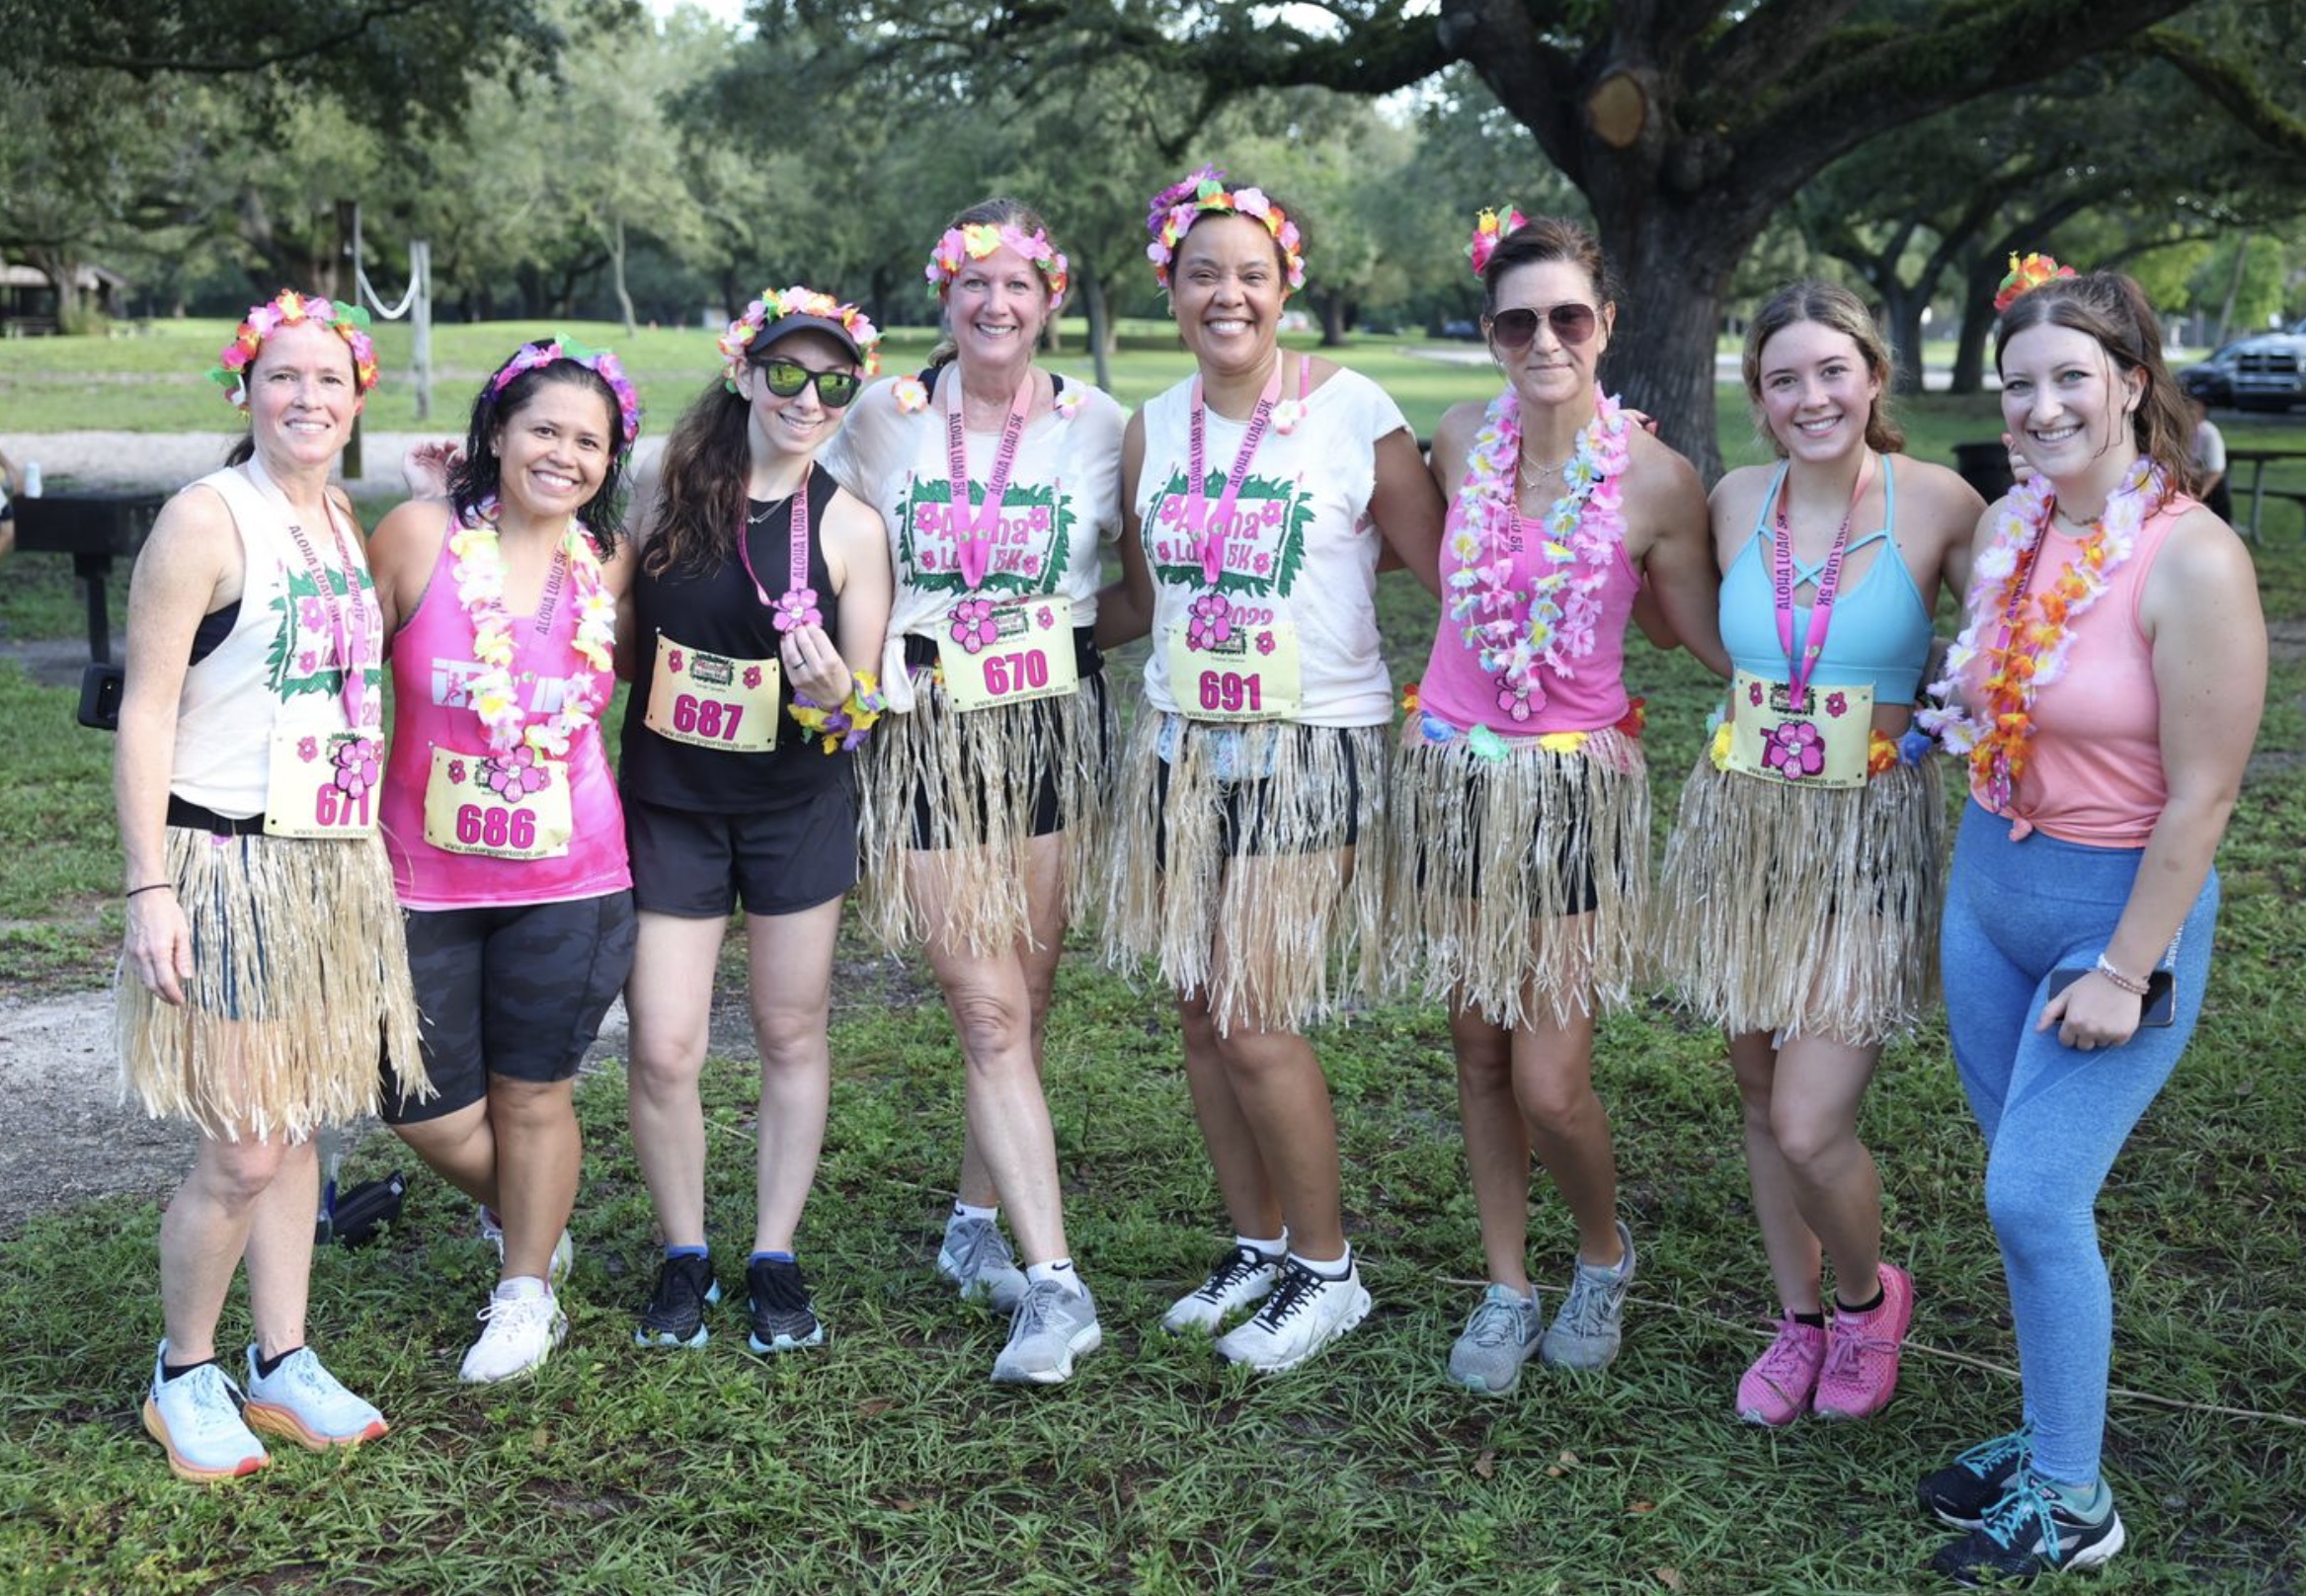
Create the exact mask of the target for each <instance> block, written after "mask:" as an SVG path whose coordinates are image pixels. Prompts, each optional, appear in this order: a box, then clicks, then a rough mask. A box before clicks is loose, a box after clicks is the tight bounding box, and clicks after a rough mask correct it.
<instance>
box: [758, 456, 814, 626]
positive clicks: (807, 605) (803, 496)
mask: <svg viewBox="0 0 2306 1596" xmlns="http://www.w3.org/2000/svg"><path fill="white" fill-rule="evenodd" d="M816 470H817V465H816V462H815V461H811V462H810V464H809V468H808V470H806V471H803V472H802V473H801V481H800V485H799V486H797V487H795V488H794V489H793V515H792V521H791V530H790V532H789V533H788V535H787V539H786V541H787V543H788V545H789V546H790V548H791V550H792V558H791V559H790V560H789V561H788V562H787V564H786V566H785V592H784V594H783V596H782V597H781V598H777V599H771V598H769V596H768V590H767V589H766V588H763V587H762V586H761V585H760V578H759V577H758V576H756V575H755V573H754V570H753V549H752V547H751V545H750V543H749V541H748V539H747V537H746V533H747V532H748V531H749V530H750V529H751V527H752V522H750V521H749V520H747V519H745V512H744V511H743V510H742V509H740V510H739V511H738V512H737V558H738V559H739V560H741V561H743V562H744V565H745V575H746V576H747V577H749V578H751V579H752V582H753V596H754V597H755V599H759V600H760V603H761V607H762V608H764V609H772V610H774V611H775V613H774V614H773V615H771V616H770V617H769V620H770V622H771V624H773V625H774V626H775V627H776V629H777V631H778V632H779V633H783V632H789V631H791V630H792V629H793V628H794V627H796V626H822V625H823V624H824V623H825V614H824V611H822V610H820V609H819V608H818V607H817V590H816V589H815V588H812V587H810V586H809V478H810V477H811V476H812V475H813V474H814V473H815V472H816ZM764 514H765V512H764Z"/></svg>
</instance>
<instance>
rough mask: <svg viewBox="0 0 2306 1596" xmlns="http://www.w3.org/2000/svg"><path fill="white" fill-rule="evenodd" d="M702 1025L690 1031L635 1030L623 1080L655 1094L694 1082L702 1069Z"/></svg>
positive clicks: (703, 1046) (703, 1028) (654, 1028)
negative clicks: (625, 1079)
mask: <svg viewBox="0 0 2306 1596" xmlns="http://www.w3.org/2000/svg"><path fill="white" fill-rule="evenodd" d="M705 1030H706V1028H705V1026H704V1025H702V1024H699V1025H697V1026H695V1027H694V1028H693V1029H691V1028H689V1027H685V1026H684V1027H681V1028H680V1029H678V1030H671V1029H658V1028H656V1027H653V1026H652V1027H650V1028H649V1029H647V1030H645V1031H644V1030H641V1029H639V1028H637V1027H636V1028H635V1030H634V1031H633V1035H632V1056H631V1057H630V1058H629V1059H627V1060H626V1061H625V1074H626V1077H627V1079H628V1080H630V1082H631V1083H632V1085H633V1086H634V1087H635V1088H636V1089H639V1090H641V1091H645V1092H649V1093H652V1094H653V1093H656V1092H660V1091H666V1090H674V1089H678V1088H680V1087H684V1086H687V1085H689V1084H691V1083H693V1082H694V1081H695V1079H696V1077H698V1075H700V1074H701V1073H702V1072H703V1070H704V1054H705Z"/></svg>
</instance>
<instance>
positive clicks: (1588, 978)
mask: <svg viewBox="0 0 2306 1596" xmlns="http://www.w3.org/2000/svg"><path fill="white" fill-rule="evenodd" d="M1437 733H1439V734H1444V735H1439V736H1437ZM1570 738H1574V739H1576V743H1577V746H1576V747H1574V748H1571V747H1567V746H1565V745H1566V744H1567V742H1568V741H1569V739H1570ZM1549 744H1551V745H1553V746H1551V747H1549V746H1548V745H1549ZM1393 831H1394V844H1393V860H1392V888H1391V891H1390V893H1389V895H1388V904H1389V906H1390V909H1389V916H1388V918H1389V919H1390V921H1391V923H1392V950H1391V956H1390V957H1389V958H1388V959H1387V961H1386V964H1387V971H1388V977H1389V981H1390V983H1392V985H1394V986H1395V988H1396V990H1412V989H1421V990H1422V993H1423V995H1424V997H1427V998H1428V999H1430V1000H1434V1001H1452V1002H1457V1003H1461V1004H1463V1005H1464V1006H1466V1007H1468V1008H1471V1009H1472V1010H1474V1011H1475V1012H1477V1013H1479V1014H1480V1015H1481V1016H1482V1017H1484V1018H1485V1019H1488V1020H1489V1021H1491V1022H1492V1023H1493V1024H1498V1025H1505V1026H1510V1027H1520V1026H1524V1025H1529V1024H1533V1023H1535V1022H1536V1021H1537V1020H1538V1019H1539V1017H1540V1016H1541V1014H1544V1013H1549V1012H1550V1013H1551V1017H1552V1019H1553V1022H1554V1023H1555V1024H1565V1023H1567V1021H1568V1019H1569V1016H1570V1014H1571V1012H1572V1011H1573V1010H1578V1009H1584V1008H1588V1007H1590V1006H1591V1005H1593V1004H1594V1003H1596V1002H1597V1001H1598V1002H1599V1003H1601V1004H1602V1005H1604V1006H1608V1007H1622V1006H1624V1005H1625V1003H1626V1002H1627V1001H1628V1000H1629V998H1630V995H1631V989H1632V986H1633V982H1634V979H1635V976H1636V974H1637V972H1638V970H1639V968H1640V964H1641V958H1642V952H1643V936H1644V933H1645V932H1646V930H1647V928H1648V919H1647V908H1648V899H1649V781H1648V772H1647V766H1646V765H1645V764H1644V762H1643V760H1642V757H1641V745H1640V744H1639V743H1638V742H1637V741H1636V740H1635V739H1633V738H1632V737H1630V736H1628V735H1627V734H1626V733H1624V732H1622V731H1618V730H1616V729H1614V728H1613V729H1609V730H1605V731H1599V732H1591V733H1585V734H1566V736H1565V737H1563V738H1560V739H1544V740H1541V739H1538V738H1515V739H1505V738H1483V739H1480V740H1479V746H1478V747H1476V744H1475V740H1473V739H1469V738H1468V737H1466V736H1465V735H1464V734H1462V733H1460V732H1458V731H1457V730H1456V729H1455V728H1454V727H1449V726H1447V725H1446V723H1443V722H1440V721H1438V720H1435V719H1433V718H1432V717H1430V716H1419V715H1414V714H1413V715H1411V716H1410V717H1409V719H1408V721H1407V722H1406V723H1405V724H1404V725H1403V727H1402V729H1401V746H1400V749H1399V751H1398V753H1397V754H1396V756H1395V761H1394V775H1393ZM1589 884H1590V887H1591V892H1592V897H1593V899H1594V904H1593V907H1592V909H1591V911H1590V912H1588V910H1587V908H1586V897H1587V888H1588V886H1589Z"/></svg>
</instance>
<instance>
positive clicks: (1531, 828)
mask: <svg viewBox="0 0 2306 1596" xmlns="http://www.w3.org/2000/svg"><path fill="white" fill-rule="evenodd" d="M1471 254H1472V258H1473V268H1474V271H1475V273H1476V274H1477V275H1478V276H1479V277H1480V279H1481V284H1482V300H1483V315H1482V326H1483V329H1484V330H1485V332H1486V333H1487V335H1488V339H1489V350H1490V354H1491V355H1492V356H1493V357H1494V358H1495V359H1496V360H1497V362H1498V364H1499V365H1500V366H1501V367H1503V369H1504V372H1505V378H1506V386H1505V389H1504V391H1503V392H1502V393H1500V394H1499V395H1498V396H1497V397H1496V398H1495V399H1493V400H1491V401H1490V402H1489V403H1488V404H1487V405H1486V406H1485V407H1484V406H1480V405H1473V404H1466V405H1460V406H1458V407H1457V408H1455V409H1453V410H1452V411H1450V412H1449V413H1448V414H1447V415H1446V416H1444V417H1443V418H1442V422H1441V427H1440V429H1439V431H1438V433H1437V434H1436V436H1435V439H1434V445H1433V455H1432V462H1431V469H1432V473H1433V478H1434V481H1435V482H1436V483H1437V484H1439V486H1440V488H1441V491H1442V492H1443V494H1445V495H1447V496H1449V497H1450V499H1451V508H1450V512H1449V523H1448V530H1447V534H1446V536H1445V537H1444V539H1443V551H1442V555H1441V576H1442V583H1443V610H1444V613H1443V615H1442V619H1441V627H1440V630H1439V632H1438V634H1437V635H1436V636H1435V638H1434V641H1433V652H1432V655H1431V658H1430V659H1429V661H1428V663H1427V665H1426V668H1425V677H1424V680H1423V681H1422V682H1421V683H1420V684H1419V685H1418V686H1417V687H1416V688H1414V689H1412V693H1411V696H1410V703H1409V714H1408V718H1407V722H1406V724H1405V725H1404V726H1403V728H1402V736H1401V748H1400V758H1399V760H1398V761H1397V763H1396V764H1395V766H1394V779H1393V814H1394V826H1395V829H1396V832H1397V835H1398V836H1399V838H1400V846H1399V847H1398V849H1397V850H1396V852H1395V854H1394V858H1393V864H1392V869H1393V879H1392V890H1391V894H1390V901H1391V902H1392V903H1393V904H1394V905H1395V906H1396V914H1395V917H1394V918H1395V927H1396V929H1395V945H1394V956H1393V957H1392V959H1391V960H1389V964H1390V965H1391V967H1392V968H1393V969H1394V970H1396V971H1400V972H1402V974H1403V976H1404V978H1405V979H1407V980H1410V981H1415V982H1418V983H1420V984H1421V985H1422V986H1423V988H1424V990H1425V992H1426V994H1427V995H1428V996H1430V997H1440V998H1446V1000H1447V1001H1448V1002H1449V1004H1450V1032H1451V1039H1452V1042H1453V1044H1454V1046H1455V1049H1456V1053H1457V1066H1458V1102H1459V1105H1460V1108H1461V1111H1462V1116H1463V1119H1464V1122H1465V1136H1466V1156H1467V1161H1468V1162H1469V1163H1470V1165H1471V1173H1472V1184H1473V1200H1474V1204H1475V1206H1476V1207H1477V1208H1478V1209H1479V1211H1480V1216H1481V1245H1482V1251H1483V1253H1484V1254H1485V1255H1486V1261H1487V1266H1488V1277H1489V1287H1488V1290H1487V1292H1486V1293H1485V1294H1484V1296H1483V1298H1482V1300H1481V1302H1480V1304H1479V1305H1478V1306H1477V1307H1476V1308H1475V1309H1474V1311H1473V1315H1472V1317H1471V1319H1470V1320H1469V1321H1468V1322H1467V1325H1466V1329H1465V1332H1464V1334H1462V1335H1460V1336H1459V1337H1458V1340H1457V1344H1456V1346H1455V1347H1454V1348H1453V1349H1452V1350H1451V1353H1450V1360H1449V1369H1450V1377H1451V1378H1452V1379H1453V1380H1455V1381H1457V1382H1458V1383H1459V1384H1460V1385H1463V1386H1465V1387H1467V1388H1469V1389H1470V1390H1472V1391H1476V1392H1484V1393H1490V1394H1498V1393H1503V1392H1506V1391H1509V1390H1511V1389H1512V1388H1513V1386H1514V1385H1515V1383H1516V1382H1517V1381H1518V1380H1519V1379H1520V1377H1521V1367H1522V1365H1523V1363H1525V1362H1526V1361H1527V1360H1528V1359H1529V1358H1530V1356H1531V1355H1532V1354H1533V1353H1535V1354H1537V1355H1539V1356H1541V1357H1542V1358H1543V1359H1544V1360H1545V1361H1546V1362H1548V1363H1551V1364H1560V1365H1566V1366H1569V1367H1575V1368H1599V1367H1601V1366H1602V1365H1604V1364H1607V1363H1608V1362H1609V1361H1610V1360H1611V1359H1612V1358H1614V1357H1616V1356H1617V1351H1618V1344H1619V1339H1620V1332H1619V1320H1620V1318H1621V1316H1622V1314H1623V1312H1624V1307H1625V1301H1626V1291H1627V1288H1628V1286H1629V1285H1630V1283H1631V1281H1632V1278H1633V1240H1632V1236H1631V1233H1630V1231H1628V1229H1627V1228H1626V1226H1625V1225H1624V1224H1623V1223H1622V1222H1621V1221H1620V1220H1619V1218H1618V1175H1617V1160H1616V1156H1615V1153H1614V1151H1613V1149H1612V1146H1611V1141H1610V1122H1609V1115H1608V1113H1607V1111H1606V1110H1605V1109H1604V1108H1603V1106H1602V1102H1601V1099H1600V1097H1599V1096H1598V1095H1596V1093H1595V1091H1594V1088H1593V1035H1594V1021H1595V1017H1596V1013H1597V1011H1598V1010H1599V1009H1601V1008H1604V1007H1611V1006H1622V1005H1623V1004H1625V1003H1626V1002H1627V1001H1628V999H1629V997H1630V990H1631V987H1632V984H1633V981H1634V978H1635V975H1636V967H1637V965H1638V963H1639V962H1640V951H1641V942H1642V934H1643V931H1644V930H1645V929H1646V927H1645V924H1644V914H1643V905H1644V903H1645V902H1646V900H1647V896H1648V886H1649V783H1648V774H1647V767H1646V766H1645V765H1644V763H1643V761H1642V757H1641V745H1640V742H1639V736H1640V731H1641V711H1640V707H1639V704H1638V703H1637V702H1636V701H1634V700H1631V699H1630V698H1629V697H1628V695H1627V692H1626V686H1625V682H1624V679H1623V675H1622V669H1621V667H1622V665H1623V661H1624V656H1625V635H1626V624H1627V621H1628V619H1629V617H1630V615H1631V614H1632V611H1633V607H1634V600H1635V597H1636V595H1637V594H1639V593H1640V592H1641V591H1642V589H1643V585H1644V582H1645V581H1646V583H1647V585H1648V593H1649V594H1650V596H1651V597H1653V598H1654V599H1655V601H1656V603H1657V605H1658V607H1659V609H1660V610H1662V612H1663V615H1664V619H1665V623H1666V624H1667V625H1669V626H1670V627H1671V628H1672V633H1673V635H1674V636H1676V637H1678V638H1680V639H1681V640H1682V641H1683V642H1685V643H1687V644H1688V645H1689V647H1690V649H1691V650H1692V652H1694V653H1695V654H1697V656H1698V657H1699V658H1700V659H1702V660H1704V661H1705V662H1706V663H1707V665H1709V666H1710V667H1711V668H1712V669H1713V670H1715V671H1721V670H1723V669H1724V668H1725V664H1726V662H1725V660H1724V658H1723V656H1722V653H1721V644H1720V640H1719V638H1718V637H1717V636H1716V634H1715V631H1714V625H1713V592H1714V576H1713V559H1712V551H1711V549H1710V546H1709V544H1708V541H1707V536H1706V495H1705V489H1704V488H1703V487H1702V486H1701V485H1700V483H1699V481H1698V474H1697V472H1696V471H1695V470H1693V469H1692V468H1691V467H1690V464H1689V462H1688V461H1686V460H1684V459H1683V458H1682V457H1681V456H1680V455H1679V454H1676V453H1675V452H1674V451H1673V450H1672V449H1671V448H1670V447H1668V446H1667V445H1666V444H1664V443H1661V442H1659V441H1658V440H1657V439H1654V438H1652V437H1651V436H1650V435H1649V433H1648V432H1647V431H1646V430H1644V429H1643V428H1642V427H1641V426H1639V425H1638V424H1637V418H1635V417H1633V416H1631V415H1630V414H1628V413H1627V412H1625V411H1624V410H1623V409H1622V408H1621V407H1620V406H1619V404H1618V402H1617V401H1616V400H1614V399H1612V398H1610V397H1608V396H1607V395H1605V394H1604V393H1603V391H1602V390H1601V388H1600V387H1599V386H1598V384H1597V383H1596V381H1595V367H1596V365H1597V364H1598V363H1599V361H1600V359H1601V356H1602V354H1603V352H1604V351H1606V350H1607V349H1608V348H1609V344H1610V333H1611V330H1612V327H1613V325H1614V323H1615V320H1616V315H1617V306H1616V305H1615V304H1613V303H1612V302H1611V298H1610V293H1609V282H1608V277H1609V274H1608V269H1607V266H1606V264H1605V263H1604V261H1603V259H1602V253H1601V247H1600V246H1599V245H1598V244H1596V243H1595V242H1594V239H1593V237H1592V235H1591V234H1589V233H1588V232H1586V231H1585V229H1584V228H1582V227H1580V226H1578V225H1577V224H1576V223H1575V222H1570V221H1563V220H1560V219H1558V218H1554V217H1541V218H1539V219H1538V220H1536V221H1534V222H1528V221H1524V220H1523V218H1522V216H1521V213H1520V212H1519V211H1516V210H1513V209H1512V208H1511V207H1510V206H1508V207H1507V215H1506V218H1505V220H1504V222H1502V223H1500V222H1498V221H1497V219H1496V218H1495V216H1493V215H1491V214H1489V213H1484V214H1483V216H1482V218H1481V224H1480V227H1479V229H1478V230H1476V232H1475V233H1474V235H1473V247H1472V250H1471ZM1533 1151H1534V1152H1535V1153H1536V1154H1537V1156H1538V1157H1539V1158H1540V1159H1541V1160H1542V1161H1543V1162H1544V1164H1545V1166H1546V1168H1547V1169H1548V1170H1550V1171H1551V1173H1552V1176H1553V1182H1554V1184H1555V1186H1557V1187H1558V1188H1559V1190H1560V1192H1561V1197H1562V1200H1563V1201H1564V1202H1565V1203H1566V1204H1567V1205H1568V1207H1569V1211H1570V1215H1571V1217H1572V1219H1573V1220H1574V1221H1575V1224H1576V1228H1577V1242H1578V1245H1577V1257H1576V1262H1575V1265H1574V1267H1573V1269H1572V1271H1571V1279H1570V1286H1569V1290H1568V1293H1567V1294H1566V1296H1565V1297H1564V1298H1563V1299H1562V1303H1561V1307H1560V1311H1559V1313H1558V1314H1557V1315H1556V1316H1555V1317H1554V1319H1553V1322H1552V1324H1551V1328H1548V1327H1547V1326H1546V1324H1545V1321H1544V1320H1543V1318H1542V1317H1540V1315H1539V1311H1538V1297H1537V1293H1536V1292H1535V1291H1534V1290H1533V1289H1532V1288H1531V1286H1530V1280H1529V1273H1528V1264H1527V1261H1526V1252H1527V1244H1528V1211H1529V1178H1530V1156H1531V1154H1532V1152H1533Z"/></svg>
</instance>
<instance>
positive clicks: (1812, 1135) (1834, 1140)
mask: <svg viewBox="0 0 2306 1596" xmlns="http://www.w3.org/2000/svg"><path fill="white" fill-rule="evenodd" d="M1751 1112H1752V1111H1751V1108H1750V1106H1749V1108H1748V1116H1749V1117H1750V1116H1751ZM1765 1113H1766V1114H1767V1116H1768V1124H1769V1127H1770V1140H1771V1141H1773V1142H1775V1143H1776V1144H1777V1145H1778V1153H1779V1156H1780V1157H1783V1158H1785V1160H1786V1161H1787V1162H1788V1163H1789V1164H1790V1165H1792V1167H1793V1168H1794V1169H1795V1170H1796V1171H1797V1172H1799V1173H1801V1174H1804V1175H1809V1174H1816V1173H1821V1172H1823V1171H1825V1170H1826V1169H1828V1168H1830V1167H1832V1166H1833V1165H1835V1164H1836V1163H1838V1162H1839V1161H1840V1159H1841V1158H1842V1157H1843V1156H1844V1155H1846V1154H1847V1153H1848V1152H1849V1150H1850V1149H1851V1148H1853V1147H1855V1146H1856V1145H1857V1142H1858V1131H1857V1127H1856V1126H1854V1125H1846V1124H1844V1123H1842V1122H1841V1121H1840V1120H1838V1119H1835V1118H1832V1117H1830V1116H1821V1115H1818V1114H1812V1113H1806V1112H1803V1111H1801V1110H1800V1109H1798V1108H1789V1107H1786V1106H1785V1105H1776V1106H1773V1107H1770V1108H1768V1109H1766V1110H1765Z"/></svg>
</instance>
